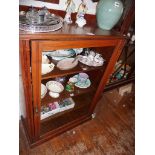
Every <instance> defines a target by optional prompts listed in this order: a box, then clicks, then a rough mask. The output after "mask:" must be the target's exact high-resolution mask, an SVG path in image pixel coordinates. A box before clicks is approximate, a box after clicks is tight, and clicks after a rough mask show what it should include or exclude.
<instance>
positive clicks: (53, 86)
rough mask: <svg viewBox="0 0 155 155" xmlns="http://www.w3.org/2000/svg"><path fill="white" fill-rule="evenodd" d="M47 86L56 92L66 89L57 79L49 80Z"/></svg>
mask: <svg viewBox="0 0 155 155" xmlns="http://www.w3.org/2000/svg"><path fill="white" fill-rule="evenodd" d="M46 87H47V88H48V89H49V90H50V91H52V92H55V93H61V92H62V91H63V90H64V86H63V85H62V84H61V83H60V82H57V81H48V82H47V83H46Z"/></svg>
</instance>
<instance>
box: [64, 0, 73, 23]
mask: <svg viewBox="0 0 155 155" xmlns="http://www.w3.org/2000/svg"><path fill="white" fill-rule="evenodd" d="M66 4H67V8H66V15H65V18H64V21H65V22H66V23H68V24H71V23H72V20H71V13H74V12H75V3H74V2H73V0H67V2H66Z"/></svg>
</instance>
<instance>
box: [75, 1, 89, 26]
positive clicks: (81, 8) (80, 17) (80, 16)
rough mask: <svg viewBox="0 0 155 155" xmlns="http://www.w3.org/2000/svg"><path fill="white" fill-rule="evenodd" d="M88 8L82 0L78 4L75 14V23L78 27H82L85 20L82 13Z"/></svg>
mask: <svg viewBox="0 0 155 155" xmlns="http://www.w3.org/2000/svg"><path fill="white" fill-rule="evenodd" d="M87 10H88V8H87V6H86V3H85V1H84V0H82V3H81V4H80V5H79V8H78V12H77V15H76V23H77V24H78V26H79V27H83V26H84V25H85V24H86V23H87V22H86V20H85V19H84V15H85V13H86V12H87Z"/></svg>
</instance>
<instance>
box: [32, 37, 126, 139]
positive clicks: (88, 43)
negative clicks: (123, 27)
mask: <svg viewBox="0 0 155 155" xmlns="http://www.w3.org/2000/svg"><path fill="white" fill-rule="evenodd" d="M124 44H125V40H124V39H109V40H108V39H102V40H101V39H98V40H97V39H96V40H92V39H88V40H77V39H75V40H32V41H31V50H32V51H31V52H32V53H31V54H32V60H31V61H32V87H33V106H34V135H35V140H36V141H37V140H38V139H39V138H40V109H41V98H40V96H41V92H40V89H41V62H42V56H41V55H42V52H43V51H48V50H57V49H68V48H87V47H106V46H114V47H115V49H114V51H113V54H112V56H111V58H110V60H109V63H108V65H107V68H106V70H105V72H104V74H103V76H102V79H101V82H100V84H99V87H98V88H97V91H96V93H95V97H94V99H93V101H92V103H91V107H90V110H89V113H90V114H91V113H92V112H93V110H94V108H95V106H96V104H97V101H98V99H99V96H100V95H101V94H102V91H103V89H104V86H105V84H106V81H107V79H108V77H109V75H110V73H111V72H112V69H113V67H114V65H115V62H116V61H117V59H118V57H119V55H120V53H121V50H122V47H123V46H124Z"/></svg>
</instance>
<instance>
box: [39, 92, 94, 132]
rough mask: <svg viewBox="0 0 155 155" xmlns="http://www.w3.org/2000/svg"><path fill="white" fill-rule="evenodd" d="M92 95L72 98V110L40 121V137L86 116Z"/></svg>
mask: <svg viewBox="0 0 155 155" xmlns="http://www.w3.org/2000/svg"><path fill="white" fill-rule="evenodd" d="M92 97H93V94H88V95H81V96H78V97H73V100H74V102H75V106H74V108H71V109H68V110H65V111H63V112H60V113H57V114H54V115H52V116H50V117H49V118H46V119H44V120H41V128H40V135H44V134H46V133H48V132H50V131H52V130H55V129H57V128H59V127H63V125H66V124H67V123H70V122H72V121H75V120H76V119H78V118H79V117H82V116H84V115H86V114H88V112H89V111H88V110H89V107H90V104H91V100H92Z"/></svg>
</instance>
